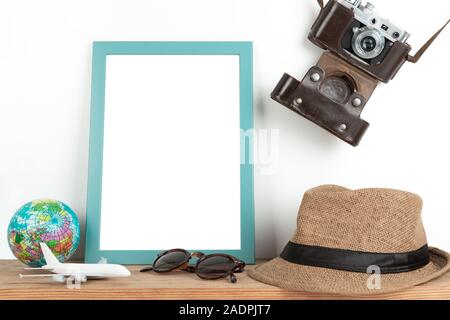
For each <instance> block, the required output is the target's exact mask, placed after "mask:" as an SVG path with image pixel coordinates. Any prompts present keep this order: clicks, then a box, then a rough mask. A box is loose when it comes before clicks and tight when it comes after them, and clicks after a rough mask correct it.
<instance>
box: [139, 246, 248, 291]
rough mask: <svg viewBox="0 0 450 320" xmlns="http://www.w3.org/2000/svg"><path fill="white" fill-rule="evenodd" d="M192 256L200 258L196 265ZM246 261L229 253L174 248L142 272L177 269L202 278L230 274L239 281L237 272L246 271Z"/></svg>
mask: <svg viewBox="0 0 450 320" xmlns="http://www.w3.org/2000/svg"><path fill="white" fill-rule="evenodd" d="M191 258H198V260H197V262H196V264H195V265H191V264H189V261H190V260H191ZM244 267H245V262H243V261H241V260H239V259H237V258H235V257H233V256H230V255H227V254H220V253H216V254H208V255H205V254H204V253H202V252H194V253H190V252H188V251H186V250H184V249H172V250H167V251H164V252H161V253H159V254H158V256H157V257H156V259H155V261H154V262H153V264H152V266H150V267H147V268H144V269H142V270H141V272H147V271H155V272H158V273H165V272H170V271H175V270H180V271H187V272H193V273H195V274H197V276H199V277H200V278H202V279H206V280H215V279H220V278H225V277H227V276H230V281H231V282H232V283H235V282H236V281H237V279H236V276H235V275H234V274H235V273H241V272H243V271H244Z"/></svg>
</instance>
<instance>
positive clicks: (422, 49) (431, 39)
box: [317, 0, 450, 63]
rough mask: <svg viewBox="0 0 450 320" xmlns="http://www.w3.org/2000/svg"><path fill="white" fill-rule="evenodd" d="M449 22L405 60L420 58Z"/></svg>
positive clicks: (413, 61) (320, 4) (410, 60)
mask: <svg viewBox="0 0 450 320" xmlns="http://www.w3.org/2000/svg"><path fill="white" fill-rule="evenodd" d="M317 3H318V4H319V6H320V9H323V8H324V7H325V4H324V2H323V0H317ZM449 23H450V20H448V21H447V23H446V24H445V25H444V26H443V27H442V28H440V29H439V30H438V31H437V32H436V33H435V34H434V35H433V36H432V37H431V38H430V40H428V41H427V42H425V44H424V45H423V46H422V48H420V49H419V50H418V51H417V52H416V54H415V55H413V56H412V55H408V57H406V60H407V61H408V62H412V63H417V62H418V61H419V60H420V58H421V57H422V55H423V54H424V53H425V51H427V50H428V48H429V47H430V46H431V44H432V43H433V42H434V40H436V38H437V37H438V36H439V35H440V34H441V32H442V31H443V30H444V29H445V27H447V25H448V24H449Z"/></svg>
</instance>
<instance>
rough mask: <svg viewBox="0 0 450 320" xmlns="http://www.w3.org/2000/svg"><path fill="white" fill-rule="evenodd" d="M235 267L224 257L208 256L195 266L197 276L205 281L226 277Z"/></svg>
mask: <svg viewBox="0 0 450 320" xmlns="http://www.w3.org/2000/svg"><path fill="white" fill-rule="evenodd" d="M235 267H236V264H235V263H234V261H233V259H231V258H230V257H226V256H209V257H206V259H204V260H203V261H201V262H200V263H199V264H198V265H197V274H198V275H199V276H200V277H202V278H205V279H218V278H222V277H225V276H226V275H228V274H229V273H230V272H231V271H233V269H234V268H235Z"/></svg>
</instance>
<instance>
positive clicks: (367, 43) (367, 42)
mask: <svg viewBox="0 0 450 320" xmlns="http://www.w3.org/2000/svg"><path fill="white" fill-rule="evenodd" d="M376 46H377V41H376V40H375V39H374V38H373V37H371V36H368V37H365V38H364V39H362V40H361V48H362V49H363V50H364V51H366V52H370V51H372V50H373V49H375V47H376Z"/></svg>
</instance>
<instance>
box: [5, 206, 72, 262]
mask: <svg viewBox="0 0 450 320" xmlns="http://www.w3.org/2000/svg"><path fill="white" fill-rule="evenodd" d="M41 242H45V243H46V244H47V246H48V247H49V248H50V250H51V251H52V252H53V253H54V254H55V256H56V258H57V259H58V260H59V261H61V262H64V261H66V260H67V259H68V258H69V257H70V256H71V255H72V254H73V253H74V252H75V250H76V249H77V247H78V244H79V242H80V224H79V222H78V218H77V216H76V214H75V213H74V212H73V211H72V209H70V208H69V206H67V205H66V204H64V203H63V202H61V201H57V200H50V199H41V200H35V201H32V202H28V203H27V204H25V205H24V206H22V207H21V208H20V209H19V210H17V211H16V213H15V214H14V216H13V217H12V219H11V222H10V223H9V226H8V244H9V247H10V248H11V250H12V252H13V254H14V256H15V257H16V258H17V259H19V260H20V261H22V262H23V263H25V264H26V265H28V266H30V267H41V266H43V265H45V259H44V256H43V254H42V252H41V248H40V243H41Z"/></svg>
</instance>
